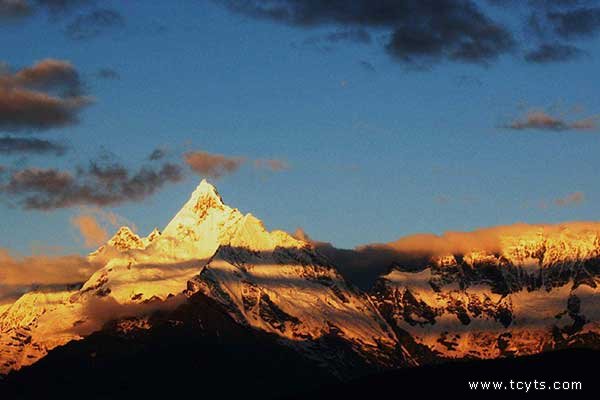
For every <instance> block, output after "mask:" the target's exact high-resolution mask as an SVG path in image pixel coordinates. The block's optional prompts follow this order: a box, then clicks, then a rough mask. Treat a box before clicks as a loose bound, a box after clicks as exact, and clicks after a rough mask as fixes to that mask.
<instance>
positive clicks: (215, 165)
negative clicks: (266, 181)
mask: <svg viewBox="0 0 600 400" xmlns="http://www.w3.org/2000/svg"><path fill="white" fill-rule="evenodd" d="M184 160H185V162H186V164H187V165H188V166H189V167H190V169H191V170H192V171H193V172H195V173H196V174H198V175H200V176H202V177H209V178H213V179H218V178H221V177H223V176H225V175H230V174H233V173H235V172H237V171H238V170H239V169H240V168H242V167H243V166H244V165H246V164H248V163H250V164H251V165H252V166H253V167H254V168H255V169H257V170H267V171H272V172H279V171H285V170H288V169H289V168H290V166H289V164H288V163H287V162H286V161H284V160H279V159H274V158H259V159H255V160H251V159H248V158H246V157H237V156H227V155H224V154H218V153H209V152H206V151H190V152H187V153H185V154H184Z"/></svg>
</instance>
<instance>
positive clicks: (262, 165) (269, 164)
mask: <svg viewBox="0 0 600 400" xmlns="http://www.w3.org/2000/svg"><path fill="white" fill-rule="evenodd" d="M254 166H255V167H256V168H258V169H267V170H270V171H274V172H277V171H285V170H288V169H290V166H289V164H288V163H287V162H285V161H283V160H278V159H274V158H268V159H264V158H261V159H258V160H254Z"/></svg>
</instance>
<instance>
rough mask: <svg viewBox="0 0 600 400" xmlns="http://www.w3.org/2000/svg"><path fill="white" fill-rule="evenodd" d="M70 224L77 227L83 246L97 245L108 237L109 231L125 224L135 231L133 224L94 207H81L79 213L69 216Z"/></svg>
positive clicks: (112, 213) (114, 214)
mask: <svg viewBox="0 0 600 400" xmlns="http://www.w3.org/2000/svg"><path fill="white" fill-rule="evenodd" d="M71 224H72V225H73V226H74V227H75V228H77V230H78V232H79V234H80V235H81V237H82V238H83V242H84V245H85V247H98V246H100V245H102V244H104V243H105V242H106V241H107V240H108V239H109V233H108V232H109V231H114V230H116V229H117V228H118V227H120V226H123V225H127V226H130V227H132V229H133V230H134V231H135V230H136V228H135V225H134V224H133V223H132V222H131V221H129V220H127V219H125V218H123V217H121V216H120V215H117V214H116V213H114V212H111V211H105V210H102V209H100V208H95V207H82V208H81V210H80V213H79V214H78V215H75V216H73V217H72V218H71Z"/></svg>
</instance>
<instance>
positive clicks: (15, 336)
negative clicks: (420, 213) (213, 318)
mask: <svg viewBox="0 0 600 400" xmlns="http://www.w3.org/2000/svg"><path fill="white" fill-rule="evenodd" d="M500 253H501V254H488V253H485V252H472V253H470V254H466V255H464V257H462V260H461V262H460V263H462V264H461V265H463V267H464V266H466V267H465V268H467V269H466V270H464V271H463V270H460V268H459V267H458V264H460V263H459V262H458V260H457V259H456V258H455V256H453V255H445V256H442V257H438V258H437V259H435V260H433V261H432V264H431V266H429V267H427V268H424V269H421V270H420V271H418V272H407V271H403V270H401V268H398V269H394V270H392V271H391V272H390V273H389V274H387V275H385V276H383V277H382V278H381V279H380V282H379V284H380V285H379V287H378V288H377V289H374V292H373V293H371V295H369V296H368V295H366V294H363V293H361V292H359V291H358V290H357V289H355V288H354V287H353V286H351V285H349V284H347V283H346V282H345V281H344V279H343V278H342V277H341V276H340V275H339V273H338V272H337V271H336V270H335V269H334V268H333V267H332V266H331V265H329V263H328V262H327V260H325V259H324V258H323V257H322V256H321V255H319V254H318V253H317V252H316V251H315V250H314V248H313V247H312V245H311V244H309V243H307V242H304V241H302V240H298V239H295V238H293V237H292V236H290V235H289V234H287V233H285V232H283V231H273V232H268V231H266V230H265V228H264V226H263V224H262V223H261V221H260V220H258V219H257V218H256V217H254V216H253V215H251V214H242V213H241V212H240V211H239V210H237V209H234V208H231V207H229V206H227V205H225V204H224V203H223V201H222V199H221V197H220V196H219V194H218V193H217V191H216V190H215V188H214V187H213V186H211V185H210V184H209V183H207V182H206V181H202V182H201V183H200V185H199V186H198V187H197V188H196V190H195V191H194V192H193V193H192V195H191V197H190V199H189V200H188V201H187V202H186V204H185V205H184V206H183V208H181V210H180V211H179V212H178V213H177V214H176V215H175V217H174V218H173V219H172V220H171V221H170V222H169V223H168V225H167V226H166V227H165V228H164V230H163V231H162V234H161V233H160V232H159V231H158V230H156V229H155V230H154V231H152V232H151V233H150V234H149V235H148V236H147V237H143V238H141V237H139V236H138V235H136V234H135V233H134V232H132V231H131V230H130V229H129V228H127V227H123V228H121V229H119V231H118V232H117V233H116V234H115V236H114V237H113V238H111V239H110V240H109V241H108V242H107V244H106V245H104V246H102V247H100V248H99V249H98V250H96V251H94V252H93V253H91V254H90V255H89V260H90V261H92V262H95V263H97V264H98V265H99V269H98V270H97V271H96V272H95V273H93V274H92V276H91V277H89V279H88V280H87V281H86V282H85V283H84V284H83V286H82V287H81V288H78V289H72V288H71V289H70V288H66V287H65V288H64V289H63V290H56V289H55V290H53V291H46V292H44V291H33V292H29V293H27V294H25V295H23V296H22V297H21V298H20V299H18V300H17V301H16V302H15V303H14V304H12V305H3V306H2V307H1V308H0V374H6V373H8V372H9V371H11V370H16V369H19V368H21V367H23V366H26V365H29V364H32V363H34V362H36V361H37V360H39V359H40V358H42V357H44V356H45V355H46V354H47V353H48V351H50V350H51V349H53V348H55V347H57V346H60V345H63V344H65V343H67V342H69V341H72V340H78V339H81V338H84V337H85V336H87V335H89V334H90V333H92V332H94V331H97V330H99V329H101V328H102V326H103V325H104V324H105V323H106V322H109V321H111V320H115V319H119V318H125V317H135V318H128V319H127V321H126V322H123V324H122V329H123V331H124V332H127V331H129V330H131V329H149V328H151V325H150V322H149V320H148V318H146V316H147V315H148V314H149V313H151V312H153V311H155V310H158V309H169V308H173V307H176V306H177V305H179V304H181V303H182V302H184V301H185V300H186V298H188V297H189V296H192V295H194V294H197V293H198V292H201V293H202V294H204V295H206V296H208V297H210V298H212V299H213V300H215V301H217V302H219V303H220V304H221V305H222V306H223V309H224V310H226V311H227V312H228V313H229V315H230V316H231V317H232V318H233V319H234V320H235V321H237V322H238V323H239V324H242V325H245V326H250V327H253V328H256V329H260V330H263V331H266V332H269V333H272V334H274V335H277V336H278V337H279V338H280V340H281V342H282V343H286V344H289V345H290V346H295V347H296V348H297V349H299V350H300V351H303V352H305V353H306V354H307V355H308V356H309V357H314V358H317V359H318V358H319V357H321V356H325V355H324V354H323V351H322V349H323V348H321V347H319V343H320V342H319V340H320V339H323V338H330V337H335V338H336V339H339V340H341V341H343V342H344V343H345V344H346V345H347V346H349V347H350V348H352V349H353V350H354V351H356V353H358V354H360V355H364V357H365V359H368V360H369V361H368V362H374V363H379V364H382V365H386V362H388V360H389V357H390V354H392V353H394V354H396V355H398V354H400V356H399V357H400V358H402V359H404V360H405V362H407V363H408V364H415V363H416V362H418V361H417V360H416V359H413V355H412V354H410V349H407V348H405V347H403V345H404V343H406V341H405V339H406V338H404V339H401V338H400V337H397V336H396V334H397V333H400V332H408V333H409V334H410V335H411V336H412V337H413V338H414V339H415V340H416V341H417V342H418V343H421V344H424V345H426V346H427V347H428V348H429V349H431V350H433V351H434V352H437V353H438V354H441V355H443V356H447V357H465V356H472V357H479V358H491V357H498V356H500V355H503V354H507V353H510V354H528V353H535V352H538V351H541V350H543V349H546V348H548V346H553V345H554V344H555V343H556V341H557V340H563V341H565V342H569V341H573V340H579V339H578V338H580V337H581V336H577V335H586V334H598V333H599V332H600V329H599V327H598V323H597V321H599V320H600V306H599V304H600V302H599V300H600V298H599V297H598V296H599V289H598V285H599V284H600V280H599V279H598V278H597V275H598V271H596V272H595V273H594V271H591V270H589V269H588V266H587V264H586V261H587V260H594V259H598V258H599V256H600V240H599V238H598V235H597V233H593V232H580V231H578V232H576V233H574V232H571V231H569V230H568V229H562V230H560V229H559V230H556V229H555V230H552V232H544V231H531V232H526V233H523V234H520V235H516V236H510V235H509V236H506V237H503V238H502V251H501V252H500ZM475 265H487V266H489V268H488V272H489V271H492V273H497V275H491V276H492V277H491V278H490V277H489V276H484V275H482V276H480V277H479V278H477V279H473V278H469V279H471V280H469V279H467V277H465V276H463V273H464V272H465V271H466V272H467V273H479V272H477V269H476V268H473V269H471V267H472V266H475ZM457 271H458V272H457ZM473 271H475V272H473ZM483 271H485V268H484V269H483ZM548 271H550V272H552V271H554V272H555V273H556V275H552V274H550V275H544V273H543V272H548ZM574 271H575V272H576V274H575V273H574ZM554 272H553V273H554ZM563 273H567V275H568V274H570V275H569V276H571V275H572V276H577V279H579V281H580V282H579V283H578V284H577V285H575V284H574V282H573V280H568V281H566V282H565V281H563V280H561V279H560V276H561V274H563ZM563 275H564V274H563ZM461 279H462V281H461ZM533 281H535V282H537V283H536V284H537V285H538V286H536V287H530V286H531V282H533ZM499 282H500V283H505V284H507V285H512V286H511V290H509V291H508V292H506V293H504V294H500V293H499V292H498V291H497V290H495V291H494V290H492V285H494V284H498V283H499ZM515 285H516V286H515ZM519 285H521V286H519ZM528 285H529V286H528ZM514 287H516V288H517V289H518V290H517V289H514ZM573 327H576V328H577V329H575V328H573ZM574 329H575V331H576V332H575V333H576V334H577V335H575V336H574V333H573V332H572V331H573V330H574ZM403 340H404V341H403ZM321 342H323V341H321ZM400 343H403V345H400ZM335 352H336V350H335V349H334V350H333V353H335ZM333 357H335V354H334V355H333Z"/></svg>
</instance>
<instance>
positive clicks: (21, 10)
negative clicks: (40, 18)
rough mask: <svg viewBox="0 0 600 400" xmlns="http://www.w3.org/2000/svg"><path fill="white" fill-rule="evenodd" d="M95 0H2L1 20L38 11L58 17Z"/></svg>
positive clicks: (12, 18) (21, 16) (0, 5)
mask: <svg viewBox="0 0 600 400" xmlns="http://www.w3.org/2000/svg"><path fill="white" fill-rule="evenodd" d="M93 1H94V0H0V22H1V21H2V20H5V21H11V20H20V19H23V18H25V17H29V16H31V15H33V14H35V13H38V12H45V13H48V14H49V15H50V16H53V17H57V16H60V15H64V14H67V13H69V12H72V11H73V10H76V9H78V8H80V7H83V6H86V5H89V4H92V3H93Z"/></svg>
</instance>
